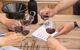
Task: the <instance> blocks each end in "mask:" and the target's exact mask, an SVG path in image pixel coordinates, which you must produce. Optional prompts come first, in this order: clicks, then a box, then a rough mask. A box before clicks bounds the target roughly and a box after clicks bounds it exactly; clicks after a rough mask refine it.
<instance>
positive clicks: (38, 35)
mask: <svg viewBox="0 0 80 50" xmlns="http://www.w3.org/2000/svg"><path fill="white" fill-rule="evenodd" d="M56 33H57V32H55V33H53V34H48V33H47V32H46V29H45V25H42V26H40V27H39V28H38V29H37V30H36V31H34V32H33V33H32V36H34V37H36V38H39V39H42V40H44V41H47V39H48V37H49V36H50V35H51V36H54V35H55V34H56Z"/></svg>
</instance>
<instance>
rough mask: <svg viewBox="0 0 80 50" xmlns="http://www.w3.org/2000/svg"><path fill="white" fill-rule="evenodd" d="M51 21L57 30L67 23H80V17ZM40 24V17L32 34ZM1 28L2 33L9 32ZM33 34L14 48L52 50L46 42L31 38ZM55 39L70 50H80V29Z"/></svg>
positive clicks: (63, 16)
mask: <svg viewBox="0 0 80 50" xmlns="http://www.w3.org/2000/svg"><path fill="white" fill-rule="evenodd" d="M3 15H5V14H2V16H3ZM51 19H52V20H53V21H54V22H55V25H56V28H57V27H58V26H59V25H60V24H62V23H65V22H73V21H79V20H80V16H77V15H55V16H54V17H53V18H51ZM51 19H50V20H51ZM40 22H42V20H41V19H40V16H39V23H38V24H35V25H32V26H31V33H32V32H33V31H35V30H36V29H37V28H38V27H39V26H40V25H39V24H40ZM0 28H1V29H0V31H2V32H7V30H6V28H5V27H4V26H3V25H2V24H0ZM31 33H30V34H29V35H27V36H26V37H27V38H26V39H25V40H24V41H23V42H22V43H19V44H16V45H14V46H16V47H19V48H21V49H22V50H50V49H49V48H47V46H46V44H45V42H43V41H34V40H33V39H32V38H31ZM55 38H57V39H58V40H59V41H60V42H61V44H62V45H64V46H65V47H66V48H68V49H69V50H80V29H78V28H76V29H74V30H72V31H71V32H69V33H68V34H66V35H61V36H58V37H55ZM27 42H28V43H27ZM32 46H34V47H32Z"/></svg>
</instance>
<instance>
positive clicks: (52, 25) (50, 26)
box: [45, 21, 56, 34]
mask: <svg viewBox="0 0 80 50" xmlns="http://www.w3.org/2000/svg"><path fill="white" fill-rule="evenodd" d="M45 28H46V32H47V33H49V34H53V33H54V32H55V31H56V30H55V22H53V21H49V24H47V25H45Z"/></svg>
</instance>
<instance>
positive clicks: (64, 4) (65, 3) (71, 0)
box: [53, 0, 78, 13]
mask: <svg viewBox="0 0 80 50" xmlns="http://www.w3.org/2000/svg"><path fill="white" fill-rule="evenodd" d="M77 1H78V0H61V1H60V3H59V4H58V5H57V6H56V7H55V8H54V9H53V11H55V12H56V13H58V12H60V11H62V10H64V9H66V8H68V7H70V6H72V5H74V4H75V3H76V2H77Z"/></svg>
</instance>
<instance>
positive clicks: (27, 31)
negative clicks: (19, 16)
mask: <svg viewBox="0 0 80 50" xmlns="http://www.w3.org/2000/svg"><path fill="white" fill-rule="evenodd" d="M15 32H19V33H22V34H23V35H27V34H29V32H30V31H29V30H23V27H22V26H17V27H15Z"/></svg>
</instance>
